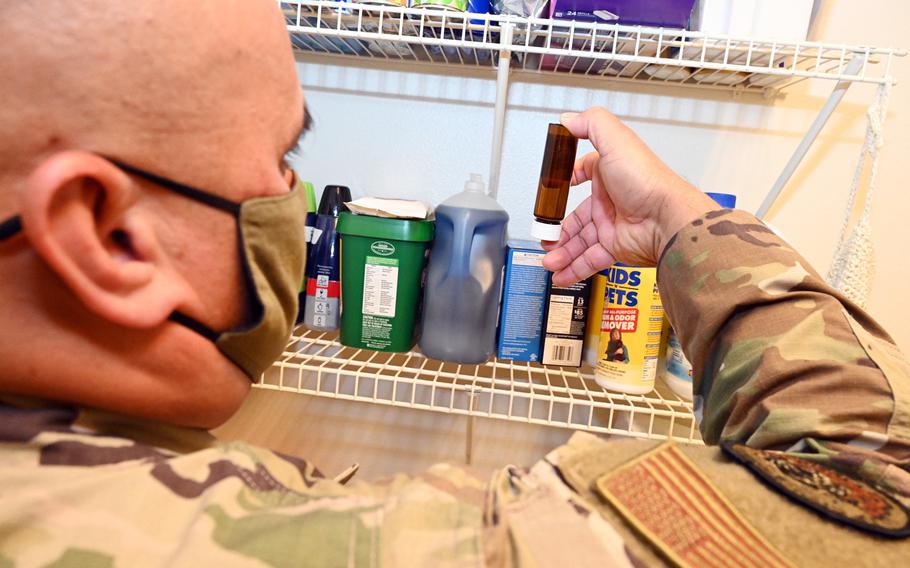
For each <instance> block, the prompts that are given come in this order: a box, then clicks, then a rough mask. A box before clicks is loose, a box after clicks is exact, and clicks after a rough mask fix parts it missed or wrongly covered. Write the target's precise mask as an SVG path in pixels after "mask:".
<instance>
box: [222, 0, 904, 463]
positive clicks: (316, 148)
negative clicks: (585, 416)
mask: <svg viewBox="0 0 910 568" xmlns="http://www.w3.org/2000/svg"><path fill="white" fill-rule="evenodd" d="M873 4H874V9H871V8H870V7H871V6H872V5H873ZM908 15H910V5H908V3H906V2H903V1H902V0H888V1H879V2H873V3H869V2H862V3H861V2H852V1H849V0H826V1H825V2H824V3H823V5H822V9H821V11H820V13H819V17H818V20H817V25H816V27H815V32H814V35H815V38H816V39H825V40H829V41H840V42H846V43H856V44H873V45H880V46H894V47H910V40H908V39H907V36H906V29H907V28H908V24H910V18H908ZM908 59H910V58H903V59H901V60H898V61H896V62H895V65H894V68H893V73H894V75H895V76H896V77H897V79H898V80H899V81H901V84H900V85H898V86H897V87H896V89H895V90H894V94H893V96H892V100H891V105H890V113H889V116H888V123H887V125H886V133H885V136H886V146H885V149H884V152H883V156H882V163H881V170H880V173H879V189H878V195H877V198H876V203H875V209H874V228H875V247H876V251H877V257H878V277H877V279H876V282H875V288H874V291H873V293H872V298H871V303H870V310H871V312H872V314H873V315H874V316H875V317H877V318H878V319H879V320H880V321H881V323H882V324H884V326H885V327H886V328H887V329H888V330H890V331H891V333H892V334H893V335H894V336H895V338H896V339H897V341H898V344H899V345H902V346H903V347H904V348H905V349H910V321H908V318H907V316H908V315H910V310H908V295H907V294H906V293H905V291H906V290H907V284H906V283H907V281H908V279H910V269H908V264H907V262H908V256H907V254H906V250H905V249H906V248H907V246H908V245H907V240H908V239H907V236H908V231H907V229H906V227H907V226H908V224H910V219H908V213H910V207H908V205H910V196H908V193H907V191H905V188H906V185H907V184H906V183H905V179H906V178H905V177H904V176H905V175H906V174H905V170H904V169H903V168H905V167H907V164H906V163H905V162H904V160H906V159H907V158H906V156H907V155H908V150H910V118H908V116H910V73H908V71H910V61H908ZM327 61H328V60H319V61H317V60H315V59H310V60H307V61H304V62H303V63H302V64H301V65H300V67H299V71H300V78H301V83H302V85H303V87H304V90H305V92H306V95H307V99H308V101H309V104H310V105H311V108H312V111H313V113H314V115H315V117H316V121H317V122H316V128H315V130H314V131H313V133H312V134H311V135H310V136H309V137H308V139H307V142H306V145H305V148H306V151H305V156H304V157H303V159H302V160H301V162H300V164H299V166H300V168H301V171H302V172H303V174H304V176H305V177H306V178H308V179H311V180H312V181H313V182H315V183H316V185H317V187H321V186H324V185H326V184H329V183H342V184H347V185H350V186H351V187H352V189H353V190H354V193H355V196H356V195H367V194H370V195H384V196H398V197H408V198H415V199H424V200H429V201H431V202H433V203H439V202H440V201H441V200H443V199H445V198H446V197H447V196H448V195H450V194H452V193H455V192H457V191H459V190H460V189H461V187H462V184H463V182H464V180H465V179H466V178H467V175H468V174H469V173H470V172H481V173H483V174H484V175H486V173H487V171H488V167H489V147H490V132H491V124H492V118H493V106H492V105H493V99H494V94H495V91H494V82H493V76H494V74H493V73H492V72H483V73H480V74H475V75H474V76H469V77H465V76H463V75H457V76H454V75H453V76H446V73H447V71H446V70H445V69H444V68H438V67H431V68H425V69H423V70H421V71H419V72H415V71H414V70H413V68H412V67H398V68H381V69H376V68H366V67H362V66H356V65H351V64H348V62H345V63H343V64H339V63H338V62H337V60H334V61H328V62H327ZM358 65H363V64H362V63H361V64H358ZM516 78H517V77H516ZM525 79H526V78H525ZM831 87H832V85H831V84H829V83H828V82H814V83H811V84H805V83H804V84H801V85H800V86H799V87H798V88H795V89H793V90H792V91H790V92H789V93H787V95H786V97H785V98H783V99H782V100H778V101H775V102H774V103H773V104H770V103H768V102H767V101H763V100H761V99H760V98H756V97H741V98H740V99H738V100H734V99H733V98H732V97H731V96H730V95H728V94H716V93H714V94H712V93H707V92H704V93H703V92H699V91H693V90H684V89H676V90H668V89H654V88H650V87H649V88H645V87H628V86H626V85H623V84H618V83H611V82H605V81H599V82H591V81H584V80H581V81H579V80H576V81H575V82H573V83H571V84H570V78H568V77H558V78H556V79H551V78H541V77H538V78H536V79H533V80H521V81H519V82H516V83H515V84H514V86H513V88H512V91H511V94H510V98H509V108H508V117H507V126H506V137H505V152H504V154H505V156H504V160H503V172H502V185H501V189H500V201H501V203H503V205H504V206H505V207H506V208H507V209H508V211H509V212H510V214H511V216H512V223H511V231H512V233H513V235H514V236H525V235H526V233H527V231H528V227H529V221H530V218H531V213H530V211H531V208H532V207H533V196H534V192H535V190H536V181H537V175H538V173H539V167H540V157H541V153H542V151H543V143H544V137H545V131H546V124H547V123H548V122H550V121H553V120H556V119H557V117H558V115H559V113H560V112H562V111H566V110H582V109H584V108H586V107H589V106H592V105H604V106H607V107H608V108H610V109H611V110H612V111H613V112H615V113H617V114H618V115H620V117H622V118H623V119H625V120H627V121H628V122H629V123H630V124H631V125H632V126H633V127H634V128H635V129H636V130H637V131H638V132H639V134H640V135H641V136H642V137H643V138H644V139H645V140H646V141H647V142H648V143H649V144H651V145H652V146H653V147H654V148H655V150H656V151H657V153H658V154H659V155H660V156H661V157H662V158H663V159H664V160H666V161H667V162H668V163H669V164H670V165H671V166H672V167H673V168H675V169H676V170H677V171H679V172H680V173H681V174H682V175H684V176H686V177H687V178H688V179H690V180H691V181H692V182H694V183H695V184H696V185H698V186H699V187H701V188H702V189H704V190H707V191H726V192H732V193H736V194H737V195H738V196H739V198H740V205H741V206H742V207H743V208H745V209H749V210H755V208H757V207H758V205H759V203H760V202H761V200H762V197H763V196H764V194H765V193H766V191H767V190H768V188H769V187H770V186H771V184H772V183H773V181H774V179H775V178H776V176H777V174H778V172H779V171H780V169H781V168H782V167H783V165H784V163H785V162H786V160H787V159H788V157H789V154H790V152H791V151H792V149H793V148H795V146H796V144H797V143H798V141H799V139H800V137H801V136H802V134H803V132H804V130H805V129H806V128H807V126H808V124H809V123H810V122H811V121H812V119H813V118H814V116H815V112H816V111H817V109H818V108H819V107H820V105H821V104H822V103H823V102H824V99H825V97H827V94H828V92H829V91H830V89H831ZM872 95H873V91H872V89H871V88H870V87H863V86H854V87H852V88H851V90H850V92H849V93H848V95H847V97H846V99H845V100H844V102H843V104H842V105H841V106H840V108H839V110H838V112H837V114H836V115H835V116H834V117H833V118H832V120H831V122H830V123H829V124H828V126H827V128H826V129H825V131H824V132H823V134H822V136H821V137H820V139H819V140H818V142H817V144H816V145H815V147H814V148H813V149H812V151H811V152H810V154H809V155H808V157H807V159H806V161H805V162H804V163H803V165H802V166H801V168H800V170H799V171H798V172H797V174H796V176H795V177H794V179H793V180H792V182H791V183H790V185H789V186H788V187H787V189H786V191H785V193H784V194H783V196H782V198H781V200H780V202H779V206H777V207H776V208H775V209H774V210H773V211H772V214H771V216H770V221H771V222H772V223H773V224H774V225H776V226H777V227H778V228H779V229H780V230H782V231H783V233H785V234H786V235H788V236H789V238H790V240H791V241H792V242H793V243H794V244H795V246H796V247H797V248H798V249H799V250H800V251H802V252H803V253H804V255H805V256H806V257H808V259H809V260H810V262H811V263H812V264H813V265H814V266H815V267H816V268H817V269H819V270H820V271H821V272H823V273H824V272H825V271H826V270H827V268H828V265H829V263H830V260H831V256H832V253H833V250H834V247H835V241H836V238H837V236H838V232H839V228H840V223H841V216H842V213H843V209H844V206H845V201H846V196H847V191H848V188H849V184H850V179H851V177H852V174H853V168H854V164H855V163H856V158H857V157H858V153H859V148H860V144H861V142H862V139H863V135H864V130H865V118H864V113H865V109H866V106H867V105H868V103H869V102H870V101H871V99H872ZM582 151H586V148H585V149H583V150H582ZM584 192H585V189H583V188H580V189H578V190H577V192H576V193H575V196H574V198H575V202H577V201H579V200H580V199H581V197H582V196H583V194H584ZM465 420H466V419H464V418H463V417H451V416H445V415H441V414H436V413H428V412H421V411H414V410H403V409H397V408H388V407H379V406H373V405H366V404H364V403H352V402H343V401H335V400H325V399H314V398H311V397H302V396H295V395H279V394H276V393H271V392H262V391H259V392H257V393H255V394H254V395H253V396H252V397H251V398H250V400H249V401H248V404H247V405H246V407H245V408H244V410H243V411H242V412H241V413H239V415H238V416H237V417H236V418H235V419H234V420H232V421H231V422H230V423H229V424H228V425H226V426H225V427H224V428H222V429H221V430H220V432H219V433H220V435H222V436H223V437H225V438H235V437H240V438H246V439H248V440H251V441H253V442H256V443H259V444H263V445H266V446H271V447H274V448H276V449H280V450H284V451H288V452H293V453H297V454H300V455H303V456H305V457H308V458H310V459H312V460H313V461H315V462H316V463H317V464H322V465H323V466H324V468H325V469H326V471H327V473H336V472H337V471H339V470H340V469H341V468H343V467H344V466H346V465H348V464H349V463H351V462H354V461H358V462H360V463H361V464H363V466H364V470H363V473H362V474H361V476H362V477H365V478H375V477H378V476H381V475H388V474H390V473H392V472H395V471H407V472H416V471H419V470H421V469H423V468H425V467H426V466H427V465H429V464H430V463H432V462H434V461H438V460H450V461H458V460H460V459H462V456H463V448H464V429H465V426H466V422H465ZM568 435H569V432H568V431H565V430H559V429H554V428H546V427H534V426H526V425H521V424H510V423H505V422H500V421H492V420H482V419H479V420H478V428H477V437H476V440H477V458H476V459H477V465H478V466H479V467H480V468H481V469H482V470H489V469H492V468H493V467H497V466H500V465H502V464H504V463H507V462H516V463H521V464H529V463H531V462H533V461H534V460H535V459H537V458H539V457H540V456H541V455H543V454H544V453H545V452H546V451H547V450H548V449H550V448H552V447H553V446H554V445H556V444H558V443H560V442H561V441H563V440H564V439H565V438H566V437H567V436H568Z"/></svg>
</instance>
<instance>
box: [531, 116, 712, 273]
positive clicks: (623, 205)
mask: <svg viewBox="0 0 910 568" xmlns="http://www.w3.org/2000/svg"><path fill="white" fill-rule="evenodd" d="M561 122H562V124H563V126H565V127H566V128H568V129H569V131H571V132H572V134H574V135H575V136H577V137H578V138H583V139H587V140H590V141H591V143H592V144H593V145H594V149H595V150H596V151H595V152H591V153H590V154H587V155H586V156H583V157H582V158H579V159H578V161H576V163H575V173H574V175H573V176H572V185H578V184H581V183H584V182H586V181H589V180H590V181H591V182H592V185H591V196H590V197H588V198H587V199H585V200H584V201H583V202H582V203H581V205H579V206H578V208H576V209H575V211H573V212H572V213H570V214H569V215H568V216H567V217H566V219H565V220H564V221H563V223H562V235H561V236H560V239H559V241H558V242H556V243H549V244H547V243H545V246H544V248H546V249H547V250H548V251H550V252H549V253H547V255H546V257H544V261H543V264H544V267H545V268H547V269H548V270H552V271H553V272H554V273H555V274H554V275H553V283H554V284H556V285H558V286H567V285H569V284H572V283H574V282H578V281H579V280H584V279H585V278H587V277H588V276H591V275H592V274H594V273H596V272H598V271H600V270H603V269H604V268H607V267H608V266H610V265H612V264H613V263H615V262H623V263H626V264H629V265H632V266H654V265H655V264H656V263H657V260H658V259H659V258H660V254H661V252H663V249H664V247H665V246H666V243H667V242H668V241H669V240H670V238H671V237H672V236H673V235H675V234H676V233H677V232H678V231H679V230H680V229H682V228H683V227H684V226H686V225H687V224H689V223H690V222H692V221H694V220H695V219H697V218H698V217H700V216H701V215H703V214H704V213H707V212H708V211H711V210H713V209H717V208H718V207H717V205H716V204H715V203H714V201H713V200H711V198H709V197H708V196H707V195H705V194H704V193H702V192H701V191H699V190H698V189H696V188H695V187H694V186H692V185H691V184H690V183H688V182H687V181H686V180H684V179H682V178H681V177H679V176H678V175H677V174H676V173H675V172H673V170H671V169H670V168H669V167H667V165H666V164H664V163H663V162H662V161H661V160H660V158H658V157H657V156H655V155H654V153H653V152H652V151H651V149H650V148H648V146H647V145H645V143H644V142H642V140H641V139H640V138H639V137H638V136H636V135H635V133H634V132H632V130H631V129H629V127H627V126H626V125H625V124H623V123H622V122H621V121H620V120H619V119H618V118H616V117H615V116H613V115H612V114H611V113H610V112H608V111H607V110H606V109H602V108H592V109H588V110H586V111H585V112H583V113H581V114H578V113H566V114H563V115H562V117H561Z"/></svg>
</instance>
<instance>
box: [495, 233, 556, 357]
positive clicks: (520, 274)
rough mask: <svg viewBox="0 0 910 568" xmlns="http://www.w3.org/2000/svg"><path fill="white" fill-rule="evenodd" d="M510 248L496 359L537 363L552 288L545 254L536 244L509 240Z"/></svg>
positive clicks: (534, 242)
mask: <svg viewBox="0 0 910 568" xmlns="http://www.w3.org/2000/svg"><path fill="white" fill-rule="evenodd" d="M508 246H509V252H508V255H507V257H506V266H505V272H506V275H505V283H504V285H503V290H502V312H501V313H500V315H499V341H498V343H497V345H496V356H497V357H499V358H500V359H511V360H513V361H531V362H535V363H536V362H539V361H540V345H541V341H540V340H541V334H542V332H543V313H544V307H545V306H546V302H547V294H548V293H549V289H550V273H549V272H548V271H547V270H546V269H545V268H544V267H543V257H544V254H546V253H545V252H544V250H543V249H542V248H541V247H540V243H538V242H537V241H523V240H510V241H509V242H508Z"/></svg>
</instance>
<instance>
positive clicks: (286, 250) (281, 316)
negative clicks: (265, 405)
mask: <svg viewBox="0 0 910 568" xmlns="http://www.w3.org/2000/svg"><path fill="white" fill-rule="evenodd" d="M107 159H108V161H110V162H111V163H113V164H114V165H116V166H117V167H119V168H120V169H122V170H123V171H125V172H128V173H130V174H132V175H135V176H137V177H140V178H142V179H145V180H147V181H150V182H152V183H154V184H155V185H158V186H160V187H162V188H164V189H168V190H171V191H173V192H175V193H178V194H180V195H182V196H184V197H187V198H189V199H192V200H193V201H198V202H199V203H203V204H205V205H208V206H209V207H214V208H216V209H221V210H222V211H226V212H228V213H230V214H231V215H233V216H234V217H235V218H236V219H237V230H238V241H239V243H240V258H241V264H242V268H243V275H244V279H245V280H246V284H247V290H248V291H249V293H250V304H251V307H252V313H253V317H252V323H251V324H249V325H244V326H242V327H239V328H235V329H230V330H227V331H223V332H217V331H215V330H213V329H212V328H210V327H208V326H207V325H205V324H203V323H202V322H200V321H198V320H195V319H193V318H191V317H190V316H188V315H186V314H184V313H182V312H179V311H175V312H174V313H173V314H171V316H170V318H169V319H170V320H171V321H173V322H175V323H178V324H180V325H182V326H185V327H188V328H189V329H191V330H193V331H195V332H196V333H198V334H200V335H202V336H203V337H205V338H206V339H208V340H209V341H211V342H213V343H214V344H215V345H216V346H217V347H218V350H219V351H221V352H222V353H223V354H224V355H225V356H226V357H227V358H228V359H230V360H231V361H233V362H234V364H236V365H237V366H238V367H240V368H241V369H242V370H243V371H244V372H245V373H246V374H247V376H248V377H250V379H251V380H252V381H254V382H258V380H259V378H260V377H261V375H262V373H264V372H265V370H266V369H268V368H269V366H270V365H271V364H272V362H273V361H274V360H275V359H277V358H278V356H279V355H281V353H282V351H283V350H284V347H285V345H286V344H287V341H288V338H289V337H290V335H291V330H292V329H293V327H294V319H295V318H296V317H297V292H298V290H299V289H300V282H301V280H302V279H303V269H304V262H305V258H304V254H305V250H306V249H305V246H306V244H305V242H304V222H303V221H304V218H305V215H306V202H305V195H304V194H303V192H301V191H297V190H295V191H291V192H290V193H287V194H285V195H280V196H275V197H256V198H253V199H248V200H246V201H244V202H242V203H235V202H233V201H230V200H228V199H225V198H223V197H219V196H217V195H214V194H211V193H208V192H205V191H202V190H200V189H196V188H193V187H190V186H187V185H183V184H181V183H178V182H175V181H172V180H170V179H167V178H164V177H161V176H158V175H155V174H153V173H149V172H146V171H144V170H141V169H139V168H134V167H133V166H130V165H127V164H124V163H122V162H119V161H117V160H113V159H110V158H107ZM21 230H22V220H21V218H20V217H19V216H18V215H17V216H15V217H13V218H11V219H8V220H6V221H4V222H3V223H0V241H3V240H5V239H8V238H10V237H12V236H13V235H15V234H17V233H19V232H20V231H21Z"/></svg>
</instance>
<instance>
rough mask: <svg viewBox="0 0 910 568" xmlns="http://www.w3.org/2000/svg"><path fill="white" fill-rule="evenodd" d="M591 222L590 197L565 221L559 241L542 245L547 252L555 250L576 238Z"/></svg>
mask: <svg viewBox="0 0 910 568" xmlns="http://www.w3.org/2000/svg"><path fill="white" fill-rule="evenodd" d="M591 220H592V219H591V198H590V197H588V198H587V199H585V200H584V201H582V202H581V203H580V204H579V205H578V207H576V208H575V210H574V211H572V212H571V213H569V216H568V217H566V218H565V219H564V220H563V222H562V232H561V233H560V234H559V240H558V241H541V242H540V244H541V246H543V249H544V250H546V251H551V250H555V249H557V248H559V247H560V246H562V245H563V243H565V242H567V241H569V240H570V239H571V238H572V237H574V236H575V235H576V233H578V231H580V230H581V229H582V227H584V225H585V223H590V222H591Z"/></svg>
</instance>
